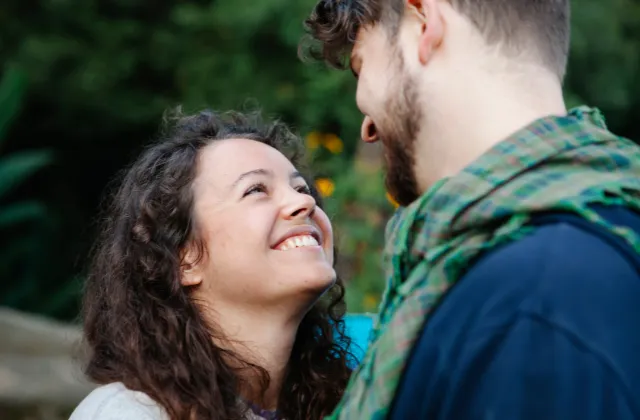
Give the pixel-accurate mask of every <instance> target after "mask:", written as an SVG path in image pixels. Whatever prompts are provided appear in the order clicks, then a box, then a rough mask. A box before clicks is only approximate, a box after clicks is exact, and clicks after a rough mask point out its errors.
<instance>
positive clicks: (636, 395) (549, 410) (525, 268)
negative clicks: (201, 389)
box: [306, 0, 640, 420]
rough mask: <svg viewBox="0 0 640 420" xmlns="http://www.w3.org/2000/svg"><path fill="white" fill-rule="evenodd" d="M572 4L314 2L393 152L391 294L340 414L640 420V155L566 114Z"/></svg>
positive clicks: (319, 31)
mask: <svg viewBox="0 0 640 420" xmlns="http://www.w3.org/2000/svg"><path fill="white" fill-rule="evenodd" d="M568 3H569V2H568V0H535V1H534V0H493V1H488V0H320V2H319V3H318V4H317V5H316V7H315V8H314V10H313V12H312V14H311V16H310V17H309V18H308V19H307V21H306V26H307V29H308V31H309V33H310V34H311V36H312V37H313V38H315V40H316V41H319V46H320V48H319V49H317V50H315V52H316V53H317V55H319V56H320V57H322V58H324V59H325V60H326V61H328V62H329V63H330V64H332V65H334V66H336V67H344V63H345V61H344V58H345V57H346V58H348V60H349V65H350V67H351V69H352V71H353V73H354V75H355V76H356V78H357V79H358V88H357V94H356V102H357V105H358V107H359V108H360V110H361V111H362V113H363V114H364V115H365V117H364V122H363V124H362V138H363V140H364V141H366V142H374V141H377V140H381V141H382V143H383V145H384V151H385V152H384V156H385V163H386V169H387V187H388V189H389V191H390V193H391V194H392V195H393V196H394V197H395V198H396V200H397V201H398V202H399V203H400V204H401V205H402V206H404V208H401V209H400V210H399V211H398V213H397V214H396V215H395V216H394V218H393V219H392V220H391V221H390V223H389V225H388V227H387V232H386V234H387V248H386V250H385V264H386V269H387V276H388V279H387V281H388V286H387V291H386V293H385V295H384V297H383V302H382V304H381V307H380V313H379V319H378V322H377V325H376V327H375V328H374V331H373V334H372V338H371V343H370V347H369V349H368V352H367V355H366V356H365V358H364V361H363V363H362V364H361V365H360V367H359V368H358V370H357V372H355V374H354V377H353V379H352V381H351V384H350V387H349V389H348V391H347V394H346V396H345V398H344V399H343V401H342V403H341V405H340V406H339V407H338V408H337V409H336V411H335V412H334V414H333V418H339V419H349V420H353V419H363V420H368V419H382V418H393V419H402V420H405V419H498V420H503V419H504V420H507V419H508V420H514V419H532V420H533V419H535V420H541V419H614V418H615V419H631V418H640V357H638V355H640V333H638V331H640V274H639V273H640V216H639V214H640V213H638V211H639V210H640V151H639V149H638V147H637V146H636V145H635V144H634V143H632V142H631V141H629V140H626V139H623V138H620V137H617V136H616V135H614V134H612V133H611V132H609V131H608V130H607V129H606V126H605V123H604V120H603V118H602V116H601V114H600V113H599V111H598V110H596V109H593V108H588V107H579V108H576V109H573V110H570V111H567V110H566V108H565V104H564V101H563V95H562V80H563V77H564V73H565V66H566V63H567V54H568V45H569V32H570V29H569V23H568V22H569V4H568Z"/></svg>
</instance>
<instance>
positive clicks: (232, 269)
mask: <svg viewBox="0 0 640 420" xmlns="http://www.w3.org/2000/svg"><path fill="white" fill-rule="evenodd" d="M192 188H193V194H194V220H195V225H194V229H195V230H196V232H197V233H198V236H199V237H200V238H201V239H202V243H203V248H204V250H205V252H204V254H203V258H202V259H201V260H200V262H199V263H198V264H196V265H195V266H194V267H193V269H191V270H187V272H186V273H185V275H184V280H183V283H184V284H185V285H195V284H199V285H200V286H201V289H202V292H204V295H203V294H201V297H204V298H205V299H206V300H207V301H208V303H213V302H216V304H217V303H226V304H234V305H250V306H255V307H262V308H264V307H270V306H273V305H277V306H281V305H285V306H288V304H289V303H294V304H295V303H296V302H297V303H299V304H300V305H303V306H305V307H309V306H310V305H311V304H313V302H315V300H317V298H318V297H319V296H320V295H321V294H322V293H324V292H325V291H326V290H327V289H328V288H329V287H331V286H332V285H333V283H334V282H335V278H336V273H335V270H334V269H333V258H334V256H333V233H332V229H331V223H330V222H329V218H328V217H327V215H326V214H325V213H324V211H322V210H321V209H320V208H318V207H317V206H316V203H315V200H314V199H313V197H312V196H311V195H310V193H309V187H308V185H307V183H306V181H305V180H304V178H303V177H302V176H301V175H300V174H299V173H298V172H297V170H296V168H295V167H294V166H293V164H292V163H291V162H290V161H289V160H288V159H287V158H286V157H285V156H284V155H283V154H282V153H280V152H279V151H277V150H276V149H274V148H272V147H270V146H268V145H266V144H263V143H260V142H258V141H254V140H248V139H241V138H238V139H228V140H222V141H216V142H213V143H211V144H210V145H208V146H206V147H205V148H203V149H202V150H201V151H200V155H199V159H198V164H197V175H196V178H195V181H194V183H193V187H192ZM188 256H189V253H188V252H187V260H188V259H189V258H188ZM213 307H214V308H215V307H216V305H213Z"/></svg>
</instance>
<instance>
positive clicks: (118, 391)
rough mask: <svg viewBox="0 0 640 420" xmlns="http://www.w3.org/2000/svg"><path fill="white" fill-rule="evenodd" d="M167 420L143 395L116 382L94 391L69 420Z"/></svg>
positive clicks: (156, 404) (147, 397) (157, 406)
mask: <svg viewBox="0 0 640 420" xmlns="http://www.w3.org/2000/svg"><path fill="white" fill-rule="evenodd" d="M133 419H136V420H168V419H169V417H168V416H167V414H166V412H165V411H164V409H163V408H162V407H161V406H160V405H159V404H158V403H156V402H155V401H154V400H152V399H151V398H150V397H149V396H148V395H147V394H145V393H144V392H139V391H132V390H130V389H128V388H127V387H125V386H124V384H122V383H120V382H114V383H112V384H108V385H103V386H100V387H98V388H96V389H94V390H93V391H92V392H91V393H90V394H89V395H87V397H86V398H85V399H84V400H82V402H81V403H80V404H79V405H78V407H76V409H75V410H74V412H73V413H72V414H71V417H70V418H69V420H133Z"/></svg>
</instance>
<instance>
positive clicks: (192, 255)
mask: <svg viewBox="0 0 640 420" xmlns="http://www.w3.org/2000/svg"><path fill="white" fill-rule="evenodd" d="M203 277H204V273H203V272H202V258H201V255H200V254H199V252H198V250H197V249H195V247H194V246H193V245H189V246H188V247H187V249H186V250H185V252H184V253H183V255H182V263H181V264H180V283H181V284H182V285H183V286H185V287H191V286H198V285H200V284H202V280H203Z"/></svg>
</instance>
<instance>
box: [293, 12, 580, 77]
mask: <svg viewBox="0 0 640 420" xmlns="http://www.w3.org/2000/svg"><path fill="white" fill-rule="evenodd" d="M406 1H407V0H320V1H318V3H316V5H315V6H314V8H313V10H312V11H311V14H310V15H309V17H308V18H307V19H305V21H304V26H305V30H306V32H307V36H305V37H304V38H303V41H302V42H301V44H300V49H299V52H300V56H301V58H303V59H306V58H307V57H310V58H313V59H319V60H324V61H325V62H327V63H328V64H329V65H331V66H333V67H336V68H339V69H346V68H347V65H346V61H347V58H348V55H349V53H350V51H351V49H352V48H353V44H354V43H355V40H356V36H357V33H358V30H359V29H360V28H362V27H366V26H369V25H377V24H381V25H382V26H384V27H385V29H386V30H387V34H388V35H389V37H390V40H392V41H393V40H394V39H395V37H396V35H397V32H398V27H399V24H400V21H401V19H402V17H403V15H404V10H405V7H406ZM450 2H451V4H452V6H453V7H454V9H456V10H457V11H458V12H460V13H462V14H464V15H466V16H467V17H468V18H469V19H470V20H471V22H472V23H473V24H474V25H475V26H476V27H477V28H478V30H479V31H480V32H481V33H482V34H483V35H484V36H485V38H486V40H487V42H488V43H489V44H499V45H500V46H501V47H502V48H503V50H504V52H505V53H507V54H509V53H511V54H515V55H518V54H520V53H522V52H532V51H533V52H534V54H535V56H536V57H539V59H540V60H541V62H542V64H543V65H544V66H545V67H547V68H549V69H550V70H552V71H553V72H554V73H555V74H557V75H558V76H559V77H560V78H563V77H564V73H565V68H566V65H567V57H568V52H569V32H570V27H569V0H492V1H488V0H450Z"/></svg>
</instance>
